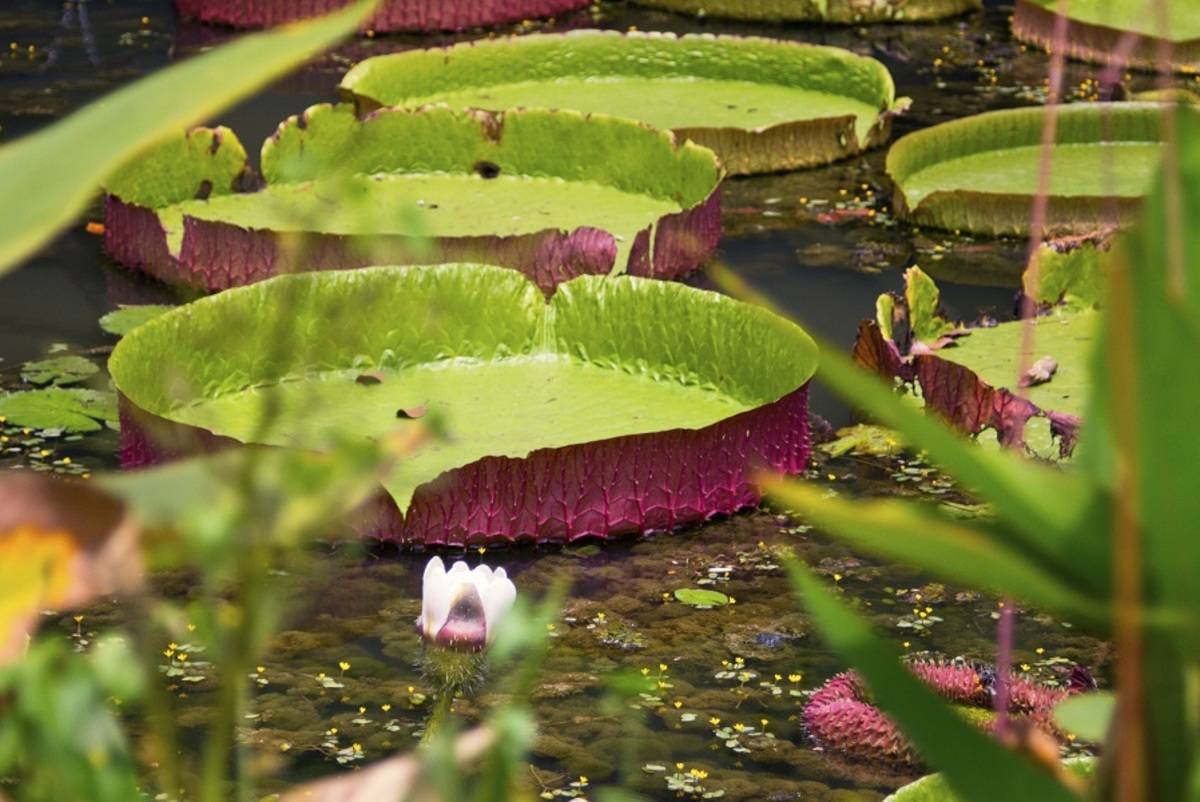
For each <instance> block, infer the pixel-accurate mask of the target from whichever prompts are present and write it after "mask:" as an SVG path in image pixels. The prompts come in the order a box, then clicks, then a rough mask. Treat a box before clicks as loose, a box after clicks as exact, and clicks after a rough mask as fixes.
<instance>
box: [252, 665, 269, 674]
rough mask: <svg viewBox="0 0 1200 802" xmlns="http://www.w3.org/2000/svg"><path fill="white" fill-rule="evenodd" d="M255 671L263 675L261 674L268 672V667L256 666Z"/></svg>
mask: <svg viewBox="0 0 1200 802" xmlns="http://www.w3.org/2000/svg"><path fill="white" fill-rule="evenodd" d="M254 670H255V671H256V672H257V673H259V674H261V673H263V672H264V671H266V670H267V669H266V667H265V666H255V667H254Z"/></svg>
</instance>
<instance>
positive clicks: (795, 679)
mask: <svg viewBox="0 0 1200 802" xmlns="http://www.w3.org/2000/svg"><path fill="white" fill-rule="evenodd" d="M802 679H804V675H803V674H788V682H791V683H797V682H799V681H800V680H802Z"/></svg>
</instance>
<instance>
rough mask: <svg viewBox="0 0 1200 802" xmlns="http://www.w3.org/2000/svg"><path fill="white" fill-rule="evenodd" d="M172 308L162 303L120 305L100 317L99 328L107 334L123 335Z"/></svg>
mask: <svg viewBox="0 0 1200 802" xmlns="http://www.w3.org/2000/svg"><path fill="white" fill-rule="evenodd" d="M174 308H175V307H173V306H166V305H163V304H139V305H134V306H122V307H121V308H120V309H114V310H113V311H111V312H109V313H108V314H106V315H104V316H103V317H101V318H100V328H102V329H104V331H106V332H108V333H109V334H115V335H117V336H118V337H124V336H125V335H126V334H128V333H129V332H131V331H133V330H134V329H136V328H137V327H138V326H140V325H142V324H143V323H145V322H147V321H150V320H153V319H154V318H156V317H158V316H159V315H161V314H163V313H164V312H170V311H171V310H172V309H174Z"/></svg>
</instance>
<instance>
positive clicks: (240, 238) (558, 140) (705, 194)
mask: <svg viewBox="0 0 1200 802" xmlns="http://www.w3.org/2000/svg"><path fill="white" fill-rule="evenodd" d="M262 172H263V176H264V178H265V185H264V186H258V184H257V182H256V181H255V180H254V178H253V177H248V176H250V175H251V174H250V170H249V167H248V165H247V160H246V153H245V149H244V148H243V147H242V145H241V143H240V142H239V141H238V140H237V137H236V136H234V134H233V132H231V131H229V130H228V129H223V128H219V129H198V130H195V131H192V132H190V133H189V134H187V135H186V137H181V138H179V139H177V140H174V141H171V142H167V143H165V144H164V145H162V146H161V147H159V148H158V149H157V150H155V151H153V152H152V153H150V154H149V155H147V156H146V157H145V158H143V159H141V160H139V161H137V162H135V163H133V164H131V165H129V166H128V167H127V168H126V169H124V170H122V171H121V172H119V173H118V174H117V175H116V176H114V177H113V178H112V179H111V180H110V181H109V182H108V184H107V187H106V188H107V190H108V193H109V198H108V222H107V226H106V230H105V243H106V246H107V247H108V249H109V251H110V252H111V253H112V254H113V256H114V257H115V258H116V259H117V260H118V261H121V262H123V263H125V264H127V265H130V266H132V267H137V268H141V269H143V270H146V271H147V272H149V273H151V274H153V275H155V276H158V277H159V278H162V279H165V280H168V281H176V282H183V283H186V284H190V285H194V286H199V287H202V288H206V289H224V288H227V287H230V286H236V285H240V284H246V283H251V282H253V281H257V280H261V279H263V278H267V277H269V276H271V275H274V274H276V273H279V272H296V271H299V270H304V269H328V268H344V267H355V266H366V265H371V264H381V263H384V264H386V263H397V264H407V263H412V262H414V261H424V260H428V261H430V262H439V261H447V262H450V261H462V260H469V261H477V262H480V263H490V264H499V265H502V266H506V267H513V268H516V269H519V270H521V271H522V272H524V273H525V274H527V275H529V276H531V277H533V278H534V280H535V281H536V282H537V283H538V285H539V286H540V287H542V288H543V290H545V291H547V292H549V291H552V290H553V288H554V286H555V285H556V284H557V283H558V282H560V281H563V280H565V279H567V278H570V277H572V276H575V275H579V274H583V273H622V272H629V273H632V274H634V275H646V276H651V275H652V276H656V277H664V278H672V277H675V276H677V275H680V274H682V273H685V272H687V271H689V270H692V269H694V268H696V267H698V266H699V265H700V263H701V262H702V261H703V260H704V259H705V258H706V257H707V256H708V254H709V253H710V252H711V251H712V250H713V249H714V248H715V247H716V242H717V239H718V238H719V236H720V209H719V199H718V196H717V194H716V190H717V186H718V184H719V183H720V180H721V169H720V167H719V166H718V163H717V161H716V157H715V156H714V155H713V153H712V152H711V151H709V150H707V149H705V148H702V147H699V146H697V145H693V144H690V143H685V144H678V143H676V142H675V141H674V140H673V139H672V137H671V136H670V135H669V134H666V133H662V132H658V131H654V130H651V129H650V128H648V127H646V126H643V125H638V124H636V123H633V122H630V121H627V120H620V119H615V118H609V117H604V116H602V115H593V116H590V117H584V116H583V115H581V114H578V113H576V112H570V111H562V112H551V111H537V110H534V111H519V110H518V111H512V112H507V113H503V114H488V113H484V112H479V111H474V112H464V111H454V110H451V109H448V108H426V109H422V110H417V111H405V110H399V109H387V110H380V111H378V112H376V113H374V114H372V115H369V116H368V117H366V118H365V119H360V118H359V117H357V116H356V115H355V113H354V109H353V108H352V107H351V106H349V105H345V104H343V105H337V106H330V105H321V106H314V107H313V108H311V109H309V110H308V111H306V112H305V113H304V114H302V115H298V116H296V117H292V118H290V119H289V120H287V121H286V122H284V123H283V125H281V126H280V128H279V130H278V131H277V132H276V133H275V134H274V135H273V136H272V137H271V138H270V139H268V140H267V142H266V144H265V145H264V146H263V156H262ZM251 188H253V189H254V191H239V190H247V189H251Z"/></svg>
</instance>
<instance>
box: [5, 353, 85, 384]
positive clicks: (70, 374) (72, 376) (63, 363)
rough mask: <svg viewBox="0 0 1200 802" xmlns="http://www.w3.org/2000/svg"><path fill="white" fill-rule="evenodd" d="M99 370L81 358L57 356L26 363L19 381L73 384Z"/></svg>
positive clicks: (22, 367)
mask: <svg viewBox="0 0 1200 802" xmlns="http://www.w3.org/2000/svg"><path fill="white" fill-rule="evenodd" d="M99 370H100V368H99V367H97V366H96V363H95V362H92V360H90V359H87V358H86V357H82V356H59V357H54V358H53V359H41V360H38V361H36V362H26V363H25V364H24V365H22V366H21V379H22V381H27V382H29V383H30V384H53V385H55V386H60V385H64V384H75V383H77V382H81V381H83V380H84V379H86V378H89V377H91V376H94V375H95V374H96V373H97V372H99Z"/></svg>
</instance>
